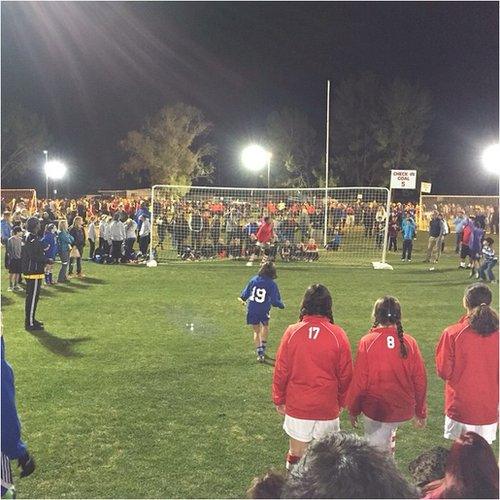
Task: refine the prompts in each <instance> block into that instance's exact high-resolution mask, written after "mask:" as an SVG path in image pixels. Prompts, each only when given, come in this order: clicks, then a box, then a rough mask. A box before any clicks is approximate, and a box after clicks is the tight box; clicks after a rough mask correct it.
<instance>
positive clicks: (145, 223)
mask: <svg viewBox="0 0 500 500" xmlns="http://www.w3.org/2000/svg"><path fill="white" fill-rule="evenodd" d="M139 222H140V224H138V226H139V225H140V228H141V229H140V230H139V248H140V250H141V254H142V258H143V259H146V258H147V257H148V248H149V242H150V240H151V222H149V219H148V217H147V216H146V215H141V216H140V217H139Z"/></svg>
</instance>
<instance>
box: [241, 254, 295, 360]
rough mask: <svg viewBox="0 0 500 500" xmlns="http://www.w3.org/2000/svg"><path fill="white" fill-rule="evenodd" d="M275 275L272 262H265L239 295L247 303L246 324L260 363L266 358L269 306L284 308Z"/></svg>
mask: <svg viewBox="0 0 500 500" xmlns="http://www.w3.org/2000/svg"><path fill="white" fill-rule="evenodd" d="M276 277H277V276H276V267H275V265H274V263H273V262H266V263H265V264H263V265H262V266H261V268H260V270H259V274H258V275H257V276H254V277H253V278H252V279H251V280H250V281H249V282H248V284H247V286H246V287H245V288H244V290H243V291H242V292H241V295H240V297H239V300H240V301H241V302H242V303H243V304H245V303H248V309H247V325H252V329H253V340H254V345H255V350H256V352H257V360H258V361H260V362H261V363H262V362H264V361H265V359H266V347H267V337H268V335H269V318H270V314H269V313H270V311H271V306H274V307H279V308H280V309H284V308H285V305H284V304H283V302H282V301H281V297H280V292H279V290H278V285H277V284H276V283H275V282H274V280H275V279H276ZM247 301H248V302H247Z"/></svg>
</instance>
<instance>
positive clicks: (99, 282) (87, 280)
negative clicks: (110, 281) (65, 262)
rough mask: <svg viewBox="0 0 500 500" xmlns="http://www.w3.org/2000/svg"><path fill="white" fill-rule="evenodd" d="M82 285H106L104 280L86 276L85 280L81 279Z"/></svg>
mask: <svg viewBox="0 0 500 500" xmlns="http://www.w3.org/2000/svg"><path fill="white" fill-rule="evenodd" d="M83 282H84V283H91V284H92V285H102V284H104V283H106V280H103V279H101V278H93V277H92V276H87V277H86V278H83Z"/></svg>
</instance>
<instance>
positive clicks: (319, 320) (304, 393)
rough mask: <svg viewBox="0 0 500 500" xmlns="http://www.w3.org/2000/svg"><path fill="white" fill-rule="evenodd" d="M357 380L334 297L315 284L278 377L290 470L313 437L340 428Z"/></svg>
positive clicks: (284, 343) (280, 355)
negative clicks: (336, 316)
mask: <svg viewBox="0 0 500 500" xmlns="http://www.w3.org/2000/svg"><path fill="white" fill-rule="evenodd" d="M351 377H352V358H351V346H350V345H349V340H348V338H347V335H346V333H345V332H344V330H342V328H340V327H339V326H337V325H334V324H333V316H332V297H331V295H330V292H329V291H328V289H327V288H326V287H325V286H323V285H319V284H318V285H312V286H310V287H309V288H308V289H307V290H306V293H305V295H304V299H303V301H302V305H301V308H300V321H299V323H296V324H294V325H290V326H289V327H288V328H287V329H286V331H285V334H284V335H283V338H282V339H281V343H280V346H279V349H278V352H277V355H276V365H275V368H274V376H273V389H272V392H273V402H274V404H275V405H276V410H277V412H278V413H280V414H281V415H284V416H285V421H284V424H283V429H284V430H285V432H286V433H287V434H288V436H290V448H289V452H288V455H287V469H289V468H290V467H291V465H292V464H295V463H297V462H298V461H299V460H300V457H301V456H302V455H303V454H304V452H305V450H306V449H307V446H308V444H309V443H310V442H311V441H312V440H313V439H320V438H321V437H323V436H324V435H326V434H328V433H330V432H335V431H339V430H340V424H339V414H340V410H341V408H342V406H343V405H344V399H345V395H346V392H347V389H348V388H349V383H350V382H351Z"/></svg>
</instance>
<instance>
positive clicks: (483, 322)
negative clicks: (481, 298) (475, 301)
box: [469, 303, 498, 337]
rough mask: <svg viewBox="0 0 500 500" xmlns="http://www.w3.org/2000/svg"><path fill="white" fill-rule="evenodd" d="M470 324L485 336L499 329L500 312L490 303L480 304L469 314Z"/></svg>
mask: <svg viewBox="0 0 500 500" xmlns="http://www.w3.org/2000/svg"><path fill="white" fill-rule="evenodd" d="M469 324H470V326H471V327H472V329H473V330H474V331H476V332H477V333H479V335H481V336H483V337H487V336H488V335H490V334H492V333H493V332H496V331H497V330H498V314H497V313H496V312H495V311H494V310H493V309H492V308H491V307H490V306H489V305H488V304H484V303H483V304H480V305H479V306H477V307H475V308H474V309H473V310H472V312H471V314H470V315H469Z"/></svg>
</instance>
